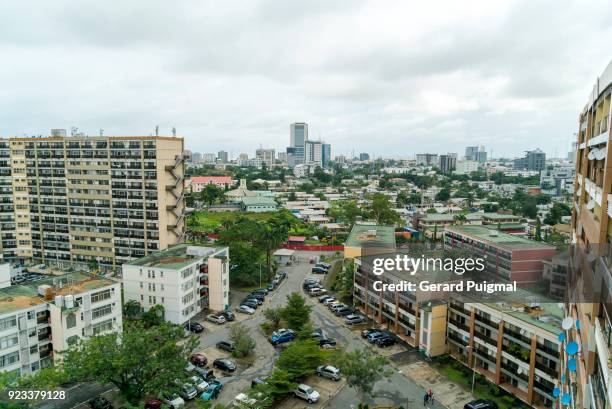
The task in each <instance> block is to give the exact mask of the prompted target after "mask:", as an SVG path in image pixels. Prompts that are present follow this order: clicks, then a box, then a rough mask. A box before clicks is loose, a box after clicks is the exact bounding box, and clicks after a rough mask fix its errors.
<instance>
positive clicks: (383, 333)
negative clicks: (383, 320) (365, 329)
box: [367, 331, 388, 344]
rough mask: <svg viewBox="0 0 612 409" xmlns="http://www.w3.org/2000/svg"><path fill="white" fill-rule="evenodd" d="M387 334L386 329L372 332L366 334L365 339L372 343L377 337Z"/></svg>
mask: <svg viewBox="0 0 612 409" xmlns="http://www.w3.org/2000/svg"><path fill="white" fill-rule="evenodd" d="M387 334H388V332H386V331H385V332H383V331H378V332H373V333H371V334H370V335H368V338H367V340H368V342H369V343H370V344H374V343H376V340H377V339H379V338H382V337H384V336H386V335H387Z"/></svg>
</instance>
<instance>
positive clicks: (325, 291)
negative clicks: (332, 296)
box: [308, 288, 327, 297]
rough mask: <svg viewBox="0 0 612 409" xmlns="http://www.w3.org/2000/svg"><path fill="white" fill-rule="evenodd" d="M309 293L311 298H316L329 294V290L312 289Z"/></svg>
mask: <svg viewBox="0 0 612 409" xmlns="http://www.w3.org/2000/svg"><path fill="white" fill-rule="evenodd" d="M308 293H309V294H310V296H311V297H314V296H316V295H323V294H327V290H326V289H324V288H311V289H310V291H308Z"/></svg>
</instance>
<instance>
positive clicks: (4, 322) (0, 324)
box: [0, 316, 17, 331]
mask: <svg viewBox="0 0 612 409" xmlns="http://www.w3.org/2000/svg"><path fill="white" fill-rule="evenodd" d="M16 326H17V317H16V316H12V317H7V318H3V319H1V320H0V331H4V330H7V329H9V328H13V327H16Z"/></svg>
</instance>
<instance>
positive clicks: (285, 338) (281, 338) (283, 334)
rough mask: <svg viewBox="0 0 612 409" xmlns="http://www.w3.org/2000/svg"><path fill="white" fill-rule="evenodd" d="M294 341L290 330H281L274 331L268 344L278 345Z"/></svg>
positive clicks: (293, 335) (293, 334)
mask: <svg viewBox="0 0 612 409" xmlns="http://www.w3.org/2000/svg"><path fill="white" fill-rule="evenodd" d="M294 339H295V333H294V332H293V331H292V330H290V329H284V328H281V329H279V330H278V331H274V332H273V333H272V336H271V337H270V343H271V344H272V345H278V344H282V343H285V342H289V341H293V340H294Z"/></svg>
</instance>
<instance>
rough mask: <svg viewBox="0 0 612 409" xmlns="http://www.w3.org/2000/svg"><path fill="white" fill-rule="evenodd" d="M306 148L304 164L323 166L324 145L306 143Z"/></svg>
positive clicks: (316, 142) (314, 142) (311, 142)
mask: <svg viewBox="0 0 612 409" xmlns="http://www.w3.org/2000/svg"><path fill="white" fill-rule="evenodd" d="M304 147H305V149H304V163H305V164H306V165H313V166H323V144H322V143H321V142H319V141H306V143H305V144H304Z"/></svg>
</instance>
